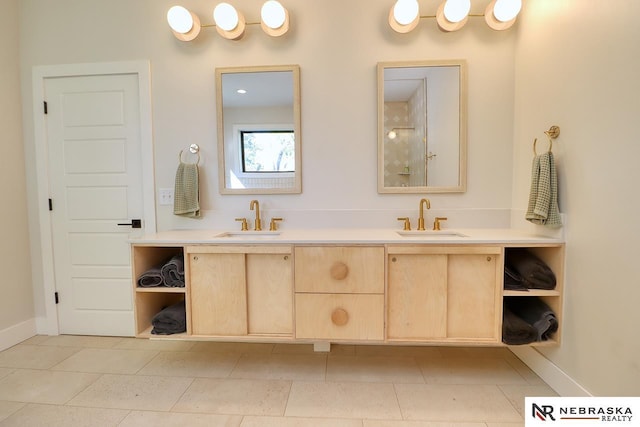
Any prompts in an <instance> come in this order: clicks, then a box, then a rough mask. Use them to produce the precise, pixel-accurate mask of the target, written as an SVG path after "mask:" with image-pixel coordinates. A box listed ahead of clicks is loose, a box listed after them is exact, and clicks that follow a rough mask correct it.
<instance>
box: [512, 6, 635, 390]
mask: <svg viewBox="0 0 640 427" xmlns="http://www.w3.org/2000/svg"><path fill="white" fill-rule="evenodd" d="M639 16H640V3H638V2H636V1H632V0H612V1H608V2H602V1H595V0H536V1H528V2H526V13H524V15H523V17H522V19H521V20H520V22H519V25H520V29H519V38H518V43H517V50H516V97H515V100H516V102H515V138H514V186H513V207H514V210H518V211H519V215H518V218H519V219H521V218H522V216H521V215H524V210H525V209H526V207H527V197H528V188H529V187H528V186H529V176H530V170H531V158H532V155H533V153H532V151H531V145H532V142H533V138H534V137H537V138H538V139H539V144H538V147H539V150H540V149H545V147H546V146H547V140H546V138H545V136H544V134H543V133H542V132H543V131H544V130H546V129H548V128H549V126H551V125H554V124H555V125H558V126H560V127H561V135H560V137H559V138H558V140H557V141H556V142H555V143H554V145H553V152H554V154H555V155H556V160H557V163H558V169H559V182H560V210H561V211H562V212H563V213H565V214H566V216H567V223H566V226H565V233H566V239H567V258H566V295H565V311H564V322H563V324H564V332H563V343H562V345H561V346H560V347H559V348H557V349H545V350H542V353H543V354H544V355H545V356H546V357H547V358H549V359H550V360H551V361H552V362H553V363H555V364H556V365H557V366H558V367H560V369H562V370H563V371H564V372H566V373H568V374H569V375H570V376H571V377H572V378H573V379H574V380H575V381H577V382H578V383H579V384H581V385H582V386H583V387H585V388H586V389H587V390H588V391H589V392H591V393H592V394H595V395H602V396H607V395H613V396H617V395H631V396H640V339H639V338H640V332H639V329H638V327H639V325H640V310H638V302H639V301H640V278H639V277H638V269H637V264H638V260H637V259H636V257H637V255H638V253H639V251H638V246H637V242H636V240H637V238H638V237H640V221H639V220H638V212H639V211H640V199H639V198H638V188H637V186H638V183H639V182H640V168H639V167H638V161H639V160H640V143H639V139H638V118H640V96H639V94H640V79H639V78H638V76H640V56H639V55H638V42H639V41H640V26H639V25H638V21H637V20H638V17H639ZM520 214H521V215H520Z"/></svg>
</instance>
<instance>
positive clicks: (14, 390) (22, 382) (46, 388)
mask: <svg viewBox="0 0 640 427" xmlns="http://www.w3.org/2000/svg"><path fill="white" fill-rule="evenodd" d="M99 377H100V375H98V374H84V373H75V372H53V371H42V370H31V369H16V370H15V371H14V372H12V373H11V374H9V375H7V376H6V377H4V378H3V379H1V380H0V400H8V401H15V402H32V403H50V404H63V403H66V402H67V401H69V399H71V398H72V397H73V396H75V395H76V394H78V393H79V392H80V391H82V390H84V389H85V388H86V387H87V386H88V385H90V384H91V383H93V382H94V381H96V380H97V379H98V378H99Z"/></svg>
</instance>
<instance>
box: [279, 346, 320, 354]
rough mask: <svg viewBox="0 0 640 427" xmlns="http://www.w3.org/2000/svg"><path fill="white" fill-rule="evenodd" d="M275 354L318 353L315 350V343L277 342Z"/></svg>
mask: <svg viewBox="0 0 640 427" xmlns="http://www.w3.org/2000/svg"><path fill="white" fill-rule="evenodd" d="M272 353H273V354H317V353H316V352H315V351H313V344H276V345H274V346H273V351H272Z"/></svg>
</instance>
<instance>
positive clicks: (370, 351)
mask: <svg viewBox="0 0 640 427" xmlns="http://www.w3.org/2000/svg"><path fill="white" fill-rule="evenodd" d="M356 355H358V356H385V357H387V356H389V357H436V358H440V357H442V355H441V354H440V350H439V347H429V346H405V345H360V346H356Z"/></svg>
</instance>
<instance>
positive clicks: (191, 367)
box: [138, 351, 241, 378]
mask: <svg viewBox="0 0 640 427" xmlns="http://www.w3.org/2000/svg"><path fill="white" fill-rule="evenodd" d="M240 356H241V355H240V354H239V353H211V352H186V351H177V352H162V353H160V354H158V355H157V356H156V357H155V358H154V359H153V360H152V361H151V362H149V363H148V364H147V365H146V366H145V367H144V368H142V369H141V370H140V371H139V372H138V374H139V375H166V376H171V377H191V378H196V377H200V378H227V377H228V376H229V374H231V371H232V370H233V368H234V366H236V363H237V362H238V359H239V358H240Z"/></svg>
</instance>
